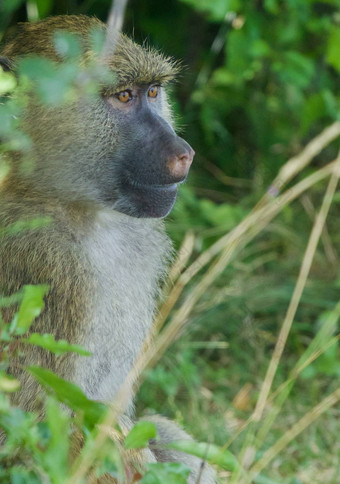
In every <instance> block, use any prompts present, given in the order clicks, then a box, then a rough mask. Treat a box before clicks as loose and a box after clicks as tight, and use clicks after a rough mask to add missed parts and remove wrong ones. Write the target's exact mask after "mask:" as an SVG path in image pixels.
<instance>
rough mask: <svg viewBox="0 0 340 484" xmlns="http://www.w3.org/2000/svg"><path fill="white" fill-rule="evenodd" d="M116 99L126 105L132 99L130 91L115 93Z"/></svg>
mask: <svg viewBox="0 0 340 484" xmlns="http://www.w3.org/2000/svg"><path fill="white" fill-rule="evenodd" d="M116 97H117V99H119V101H120V102H122V103H127V102H128V101H131V99H132V96H131V92H130V91H121V92H117V94H116Z"/></svg>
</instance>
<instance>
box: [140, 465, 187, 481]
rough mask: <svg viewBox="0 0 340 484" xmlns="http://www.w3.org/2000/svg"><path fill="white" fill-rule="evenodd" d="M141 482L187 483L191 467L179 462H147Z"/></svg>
mask: <svg viewBox="0 0 340 484" xmlns="http://www.w3.org/2000/svg"><path fill="white" fill-rule="evenodd" d="M146 467H147V471H146V473H145V475H144V477H143V479H142V480H141V484H164V483H166V484H187V482H188V477H189V474H190V469H188V468H187V467H186V466H185V465H184V464H180V463H178V462H157V463H152V464H151V463H150V464H147V466H146Z"/></svg>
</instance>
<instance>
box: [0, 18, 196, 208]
mask: <svg viewBox="0 0 340 484" xmlns="http://www.w3.org/2000/svg"><path fill="white" fill-rule="evenodd" d="M93 29H99V30H102V31H105V29H106V27H105V25H104V24H102V23H101V22H100V21H98V20H97V19H94V18H89V17H86V16H58V17H51V18H49V19H46V20H43V21H40V22H36V23H33V24H29V23H27V24H20V25H19V27H18V29H17V31H16V32H15V33H12V34H11V35H8V37H7V39H5V40H4V42H3V45H2V46H1V47H0V55H1V57H0V64H1V65H2V67H3V69H4V70H12V69H13V70H15V69H16V65H17V64H18V62H20V59H22V58H23V57H25V56H31V55H40V56H44V57H48V58H50V59H53V60H55V61H57V62H60V61H61V59H60V57H58V54H57V53H56V51H55V48H54V40H53V34H54V32H55V31H57V30H61V31H68V32H71V33H73V34H75V35H77V36H79V39H80V40H81V43H82V48H83V56H82V62H83V63H84V62H86V61H87V60H88V59H89V58H91V57H93V56H92V54H91V52H90V47H89V36H90V34H91V32H92V31H93ZM101 62H103V63H105V65H106V67H107V68H108V69H109V70H110V71H112V72H113V73H114V81H112V83H111V84H110V85H105V86H100V96H97V97H95V98H93V97H92V98H88V97H84V96H79V98H78V99H77V100H76V101H72V102H71V103H66V104H62V105H60V106H46V105H44V104H42V103H41V102H39V100H32V102H31V103H29V106H28V107H27V109H26V111H25V114H24V116H23V122H22V126H23V129H24V131H26V132H27V133H28V134H29V136H30V138H31V140H32V149H31V152H30V156H31V159H32V160H33V162H34V168H33V169H32V170H31V172H30V173H26V174H21V175H20V177H21V183H23V181H22V180H23V179H24V181H25V183H26V184H28V185H31V186H33V188H34V190H36V191H40V192H43V193H44V194H45V195H46V196H50V197H57V198H59V199H62V200H63V201H65V202H67V201H78V202H86V203H88V202H91V203H93V202H94V203H95V204H98V205H104V206H107V207H111V208H113V209H114V210H118V211H120V212H123V213H125V214H127V215H130V216H134V217H164V216H166V215H167V214H168V213H169V212H170V210H171V209H172V207H173V204H174V202H175V200H176V195H177V188H178V184H179V183H181V182H183V181H184V180H185V179H186V177H187V174H188V170H189V167H190V165H191V162H192V159H193V156H194V151H193V150H192V148H191V147H190V146H189V144H188V143H187V142H186V141H184V140H183V139H182V138H180V137H179V136H177V135H176V133H175V131H174V129H173V127H172V121H171V112H170V107H169V104H168V102H167V98H166V92H165V87H164V86H165V85H166V83H167V82H168V81H170V80H171V79H172V78H173V77H174V76H175V75H176V74H177V71H178V68H177V66H176V64H174V63H173V62H172V61H171V60H170V59H168V58H165V57H164V56H163V55H162V54H160V53H159V52H157V51H155V50H153V49H150V48H148V47H142V46H140V45H137V44H136V43H134V42H133V41H132V40H131V39H129V38H128V37H126V36H125V35H120V36H119V38H118V41H117V43H116V46H115V49H114V52H113V53H112V54H110V55H109V56H106V57H105V58H104V59H101ZM16 173H18V170H16ZM16 176H18V175H17V174H16Z"/></svg>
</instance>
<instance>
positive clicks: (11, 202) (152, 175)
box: [0, 15, 215, 484]
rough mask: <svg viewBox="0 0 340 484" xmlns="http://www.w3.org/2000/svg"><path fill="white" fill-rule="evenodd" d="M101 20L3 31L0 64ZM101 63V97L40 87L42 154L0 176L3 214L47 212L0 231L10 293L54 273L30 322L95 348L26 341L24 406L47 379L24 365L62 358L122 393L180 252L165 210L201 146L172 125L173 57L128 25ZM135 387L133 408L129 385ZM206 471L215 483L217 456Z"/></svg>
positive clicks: (30, 127)
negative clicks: (140, 40)
mask: <svg viewBox="0 0 340 484" xmlns="http://www.w3.org/2000/svg"><path fill="white" fill-rule="evenodd" d="M92 29H102V30H104V31H105V29H106V26H105V25H104V24H103V23H101V22H100V21H99V20H97V19H95V18H89V17H86V16H72V15H70V16H57V17H51V18H48V19H45V20H43V21H38V22H36V23H32V24H30V23H23V24H20V25H19V26H18V28H17V31H16V33H14V34H11V35H9V36H8V37H7V39H5V40H4V42H3V44H2V46H1V49H0V56H1V57H0V63H1V65H2V67H3V69H4V70H12V69H13V70H14V71H15V69H16V65H17V62H18V60H19V59H21V58H22V57H24V56H27V55H32V54H33V55H40V56H43V57H47V58H50V59H53V60H56V61H60V60H61V59H59V58H58V54H57V53H56V51H55V48H54V42H53V33H54V32H55V31H56V30H61V31H68V32H71V33H74V34H76V35H77V36H78V37H79V39H80V41H81V45H82V48H83V50H84V52H83V59H85V60H86V58H88V57H91V52H89V49H90V47H89V45H90V42H89V40H88V38H89V35H90V32H91V31H92ZM105 62H106V65H107V66H108V67H109V68H110V69H111V70H112V71H113V72H114V75H115V80H114V82H113V84H112V85H110V86H105V88H103V90H102V95H101V96H98V97H95V98H94V97H92V98H86V97H84V96H80V97H79V99H77V100H74V101H72V102H71V103H67V104H63V105H60V106H49V105H44V104H42V103H40V102H39V101H38V100H35V99H34V96H33V95H32V99H31V100H30V102H29V103H28V106H27V107H26V108H25V112H24V113H23V116H22V120H21V127H22V130H23V131H24V132H26V133H27V134H28V135H29V137H30V139H31V148H30V152H29V153H28V157H29V158H30V159H31V160H32V162H33V167H31V169H30V170H23V169H22V166H21V156H20V155H19V154H18V153H15V154H13V155H12V156H11V160H10V161H11V169H10V171H9V173H8V174H7V176H6V178H5V179H4V180H3V182H2V185H1V205H0V226H1V227H5V226H8V225H10V224H12V223H14V222H16V221H20V220H25V221H29V220H33V219H36V218H37V217H49V218H50V219H51V223H48V224H42V225H40V226H37V227H35V228H30V229H29V230H23V231H21V232H19V233H18V234H16V235H15V236H14V235H7V236H4V237H3V238H2V240H1V245H0V269H1V270H0V290H1V293H2V294H5V295H9V294H12V293H14V292H15V291H18V290H19V289H20V288H21V287H22V286H23V285H24V284H41V283H44V284H45V283H47V284H48V285H49V288H50V289H49V292H48V294H47V296H46V298H45V309H44V311H43V312H42V314H41V315H40V316H39V317H38V318H37V320H36V321H35V323H34V325H33V327H32V328H31V329H32V331H34V332H40V333H52V334H53V335H54V336H55V338H56V339H66V340H67V341H69V342H71V343H78V344H80V345H82V346H83V347H85V348H86V349H88V350H89V351H90V352H91V354H92V356H90V357H87V358H84V357H79V356H78V355H74V354H67V355H66V356H62V357H60V356H59V357H56V356H54V355H52V354H51V353H49V352H47V351H45V350H43V349H38V348H36V347H32V348H31V349H29V348H25V351H24V354H23V355H22V356H20V358H21V360H20V365H19V364H18V362H13V364H12V367H11V373H12V374H14V375H15V376H16V377H17V378H18V379H19V380H20V381H21V384H22V388H21V390H20V391H19V392H17V393H16V394H15V396H14V401H15V403H16V404H18V405H19V406H20V407H22V408H23V409H25V410H34V411H39V410H40V408H37V395H38V394H39V392H41V390H40V389H39V385H38V384H37V383H36V382H35V381H34V380H33V378H32V377H30V376H29V375H28V374H27V373H26V372H24V371H23V370H22V369H21V368H22V366H23V365H28V364H36V365H41V366H43V367H47V368H50V369H52V370H53V371H55V372H56V373H57V374H58V375H60V376H61V377H62V378H65V379H67V380H70V381H73V382H74V383H76V384H77V385H78V386H79V387H81V388H82V390H83V391H84V392H85V394H86V395H87V396H88V397H89V398H91V399H94V400H99V401H103V402H110V401H112V400H113V398H114V397H115V395H116V394H117V391H118V389H119V388H120V387H121V385H122V384H123V383H124V381H125V379H126V377H127V374H128V373H129V371H130V369H131V368H132V366H133V364H134V361H135V359H136V357H137V355H138V354H139V352H140V350H141V347H142V345H143V341H144V339H145V337H146V335H147V334H148V332H149V330H150V327H151V323H152V319H153V315H154V311H155V301H156V298H157V295H158V291H159V281H160V280H161V278H162V277H163V275H164V272H165V271H166V267H167V264H168V260H169V255H170V254H171V250H172V249H171V244H170V242H169V240H168V238H167V235H166V234H165V231H164V227H163V223H162V220H161V219H162V218H163V217H165V216H166V215H167V214H168V213H169V212H170V211H171V209H172V207H173V205H174V202H175V199H176V195H177V189H178V184H179V183H181V182H183V181H184V180H185V179H186V177H187V174H188V170H189V167H190V164H191V162H192V160H193V156H194V151H193V150H192V148H191V147H190V146H189V144H188V143H187V142H186V141H184V140H183V139H182V138H180V137H179V136H177V135H176V133H175V131H174V129H173V127H172V119H171V110H170V107H169V104H168V102H167V98H166V92H165V90H164V85H165V84H166V82H167V81H169V80H171V79H172V78H173V77H174V76H175V75H176V73H177V68H176V66H175V65H174V63H173V62H172V61H171V60H169V59H168V58H165V57H164V56H163V55H162V54H161V53H159V52H158V51H156V50H153V49H150V48H146V47H141V46H140V45H137V44H136V43H135V42H133V41H132V40H131V39H129V38H128V37H126V36H125V35H122V34H121V35H120V36H119V39H118V41H117V44H116V46H115V49H114V52H113V54H112V55H111V56H110V57H109V58H106V59H105ZM26 156H27V154H26ZM130 400H131V404H130V409H129V410H128V413H129V414H130V417H133V402H132V391H131V399H130ZM153 421H154V422H155V423H156V426H157V429H158V434H159V438H160V441H161V442H169V441H171V440H176V439H183V438H187V439H189V438H190V437H189V436H188V434H186V433H185V432H184V431H183V430H181V429H180V428H178V427H177V426H176V425H175V424H174V423H173V422H170V421H168V420H166V419H165V418H162V417H156V418H154V420H153ZM150 455H151V454H150ZM152 456H153V458H156V460H159V461H178V462H183V463H184V464H187V465H188V466H189V467H190V469H191V474H190V478H189V482H190V483H194V482H196V480H197V478H198V476H199V475H200V473H201V470H200V467H201V464H202V463H201V461H200V459H198V458H196V457H192V456H189V455H185V454H182V453H180V452H174V451H166V450H164V448H162V449H160V450H159V451H157V448H156V450H152ZM200 482H201V484H209V483H213V482H215V478H214V473H213V472H212V471H211V469H210V468H209V467H205V468H204V470H203V473H201V478H200Z"/></svg>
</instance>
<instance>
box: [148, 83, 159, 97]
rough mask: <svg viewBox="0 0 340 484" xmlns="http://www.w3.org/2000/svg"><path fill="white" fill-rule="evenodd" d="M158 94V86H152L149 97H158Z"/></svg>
mask: <svg viewBox="0 0 340 484" xmlns="http://www.w3.org/2000/svg"><path fill="white" fill-rule="evenodd" d="M157 94H158V87H157V86H152V87H150V89H149V90H148V96H149V97H157Z"/></svg>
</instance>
